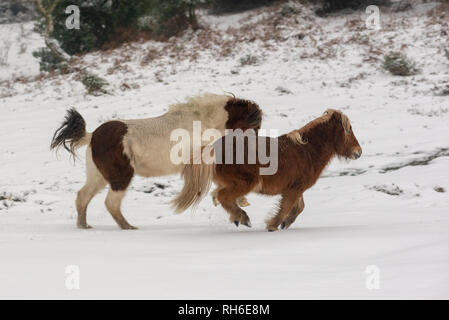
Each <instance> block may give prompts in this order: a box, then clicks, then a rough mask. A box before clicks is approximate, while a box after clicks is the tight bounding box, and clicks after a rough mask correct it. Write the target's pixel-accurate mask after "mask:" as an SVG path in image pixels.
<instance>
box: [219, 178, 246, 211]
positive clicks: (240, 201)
mask: <svg viewBox="0 0 449 320" xmlns="http://www.w3.org/2000/svg"><path fill="white" fill-rule="evenodd" d="M221 188H223V187H222V186H220V185H219V184H217V187H216V188H215V190H214V191H212V192H211V196H212V202H213V203H214V206H218V205H219V204H220V202H219V201H218V198H217V195H218V192H219V191H220V189H221ZM237 205H238V206H239V207H247V206H249V202H248V199H246V197H239V198H237Z"/></svg>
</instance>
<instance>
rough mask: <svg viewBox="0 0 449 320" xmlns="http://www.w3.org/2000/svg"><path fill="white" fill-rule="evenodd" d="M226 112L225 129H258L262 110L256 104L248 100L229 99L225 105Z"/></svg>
mask: <svg viewBox="0 0 449 320" xmlns="http://www.w3.org/2000/svg"><path fill="white" fill-rule="evenodd" d="M225 110H226V111H227V112H228V121H227V122H226V129H242V130H243V131H244V130H246V129H256V130H258V129H260V125H261V123H262V110H261V109H260V107H259V106H258V105H257V103H255V102H253V101H249V100H244V99H238V98H231V99H229V101H228V102H227V103H226V105H225Z"/></svg>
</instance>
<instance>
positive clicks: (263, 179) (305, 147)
mask: <svg viewBox="0 0 449 320" xmlns="http://www.w3.org/2000/svg"><path fill="white" fill-rule="evenodd" d="M263 138H265V139H266V141H267V143H266V148H267V150H269V147H270V143H269V139H277V140H278V141H277V151H278V169H277V171H276V172H275V173H274V174H273V175H260V173H259V169H260V168H261V167H263V166H264V165H261V164H260V163H259V161H256V163H255V164H248V163H247V161H248V155H247V153H248V150H251V148H248V147H245V148H244V152H245V158H244V159H245V163H243V164H224V161H223V159H222V161H221V163H222V164H217V163H212V164H198V165H196V166H198V167H196V168H195V167H194V166H195V165H190V166H187V167H185V168H184V172H183V175H184V178H185V180H186V181H188V180H191V179H198V177H202V176H203V177H207V176H212V177H213V181H214V182H215V183H216V184H217V185H218V186H219V188H218V190H217V191H216V195H215V196H216V198H217V200H218V202H219V203H220V204H221V205H222V207H223V208H224V209H225V210H226V211H227V212H228V213H229V215H230V221H231V222H233V223H235V224H236V225H237V226H238V225H239V224H243V225H246V226H248V227H250V226H251V223H250V219H249V217H248V215H247V214H246V212H245V211H244V210H243V209H242V208H240V207H239V206H238V202H237V199H238V198H241V197H243V196H245V195H246V194H248V193H250V192H256V193H259V194H264V195H282V198H281V200H280V203H279V209H278V211H277V213H276V214H275V215H274V216H272V217H271V218H270V219H268V220H267V221H266V227H267V230H268V231H275V230H277V229H278V227H279V226H281V228H282V229H284V228H288V227H290V226H291V224H292V223H293V222H295V220H296V218H297V217H298V215H299V214H300V213H301V212H302V211H303V210H304V197H303V194H304V192H305V191H306V190H307V189H309V188H310V187H312V186H313V185H314V184H315V182H316V181H317V180H318V178H319V177H320V175H321V173H322V171H323V170H324V168H325V167H326V166H327V164H328V163H329V162H330V161H331V159H332V158H334V157H335V156H338V157H342V158H348V159H357V158H359V157H360V155H361V154H362V149H361V147H360V145H359V143H358V141H357V139H356V137H355V136H354V133H353V131H352V126H351V124H350V121H349V119H348V118H347V117H346V116H345V115H344V114H343V113H342V112H341V111H338V110H332V109H329V110H327V111H326V112H325V113H324V114H323V115H322V116H321V117H319V118H317V119H315V120H313V121H311V122H309V123H308V124H307V125H305V126H304V127H302V128H301V129H298V130H294V131H292V132H290V133H288V134H285V135H282V136H279V137H277V138H268V137H263ZM257 139H261V137H258V138H257ZM221 140H222V141H224V140H225V137H222V138H221ZM247 141H248V140H245V143H246V144H248V142H247ZM221 145H222V146H224V145H225V143H222V144H221ZM257 146H258V144H257ZM236 149H237V148H236V147H235V140H234V148H233V152H234V159H235V150H236ZM257 149H258V147H257ZM224 151H225V150H224V147H223V149H222V152H221V154H222V155H223V154H224ZM273 151H274V150H270V151H269V152H273ZM215 160H217V159H215ZM216 162H217V161H216ZM265 166H266V165H265ZM201 171H211V172H213V174H202V173H201ZM195 174H196V177H195V176H194V175H195ZM196 185H200V186H202V188H199V189H198V190H194V191H197V194H200V195H202V197H204V195H205V191H207V186H209V185H210V181H202V183H197V184H196ZM202 197H201V196H198V197H197V198H196V199H194V200H193V203H195V202H199V201H200V200H201V198H202Z"/></svg>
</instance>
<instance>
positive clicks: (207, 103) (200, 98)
mask: <svg viewBox="0 0 449 320" xmlns="http://www.w3.org/2000/svg"><path fill="white" fill-rule="evenodd" d="M229 99H231V97H229V96H227V95H219V94H213V93H204V94H201V95H197V96H192V97H189V98H187V100H186V101H185V102H178V103H174V104H172V105H170V106H169V107H168V112H176V111H198V112H201V111H203V110H207V109H210V107H211V106H216V105H219V104H222V105H223V106H224V105H225V104H226V102H227V101H228V100H229ZM192 109H193V110H192Z"/></svg>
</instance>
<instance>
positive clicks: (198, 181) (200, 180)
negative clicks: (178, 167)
mask: <svg viewBox="0 0 449 320" xmlns="http://www.w3.org/2000/svg"><path fill="white" fill-rule="evenodd" d="M215 166H216V165H215V162H214V163H211V164H206V163H201V164H187V165H185V166H184V168H183V169H182V173H181V176H182V178H183V179H184V187H183V188H182V190H181V192H180V193H179V194H178V195H177V196H176V198H175V199H174V200H173V201H172V206H173V207H174V209H175V212H176V213H181V212H183V211H185V210H186V209H188V208H189V207H191V206H197V205H198V204H199V203H200V201H201V200H202V199H203V198H204V197H205V196H206V195H207V193H208V192H209V189H210V186H211V184H212V179H213V177H214V173H215Z"/></svg>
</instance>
